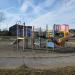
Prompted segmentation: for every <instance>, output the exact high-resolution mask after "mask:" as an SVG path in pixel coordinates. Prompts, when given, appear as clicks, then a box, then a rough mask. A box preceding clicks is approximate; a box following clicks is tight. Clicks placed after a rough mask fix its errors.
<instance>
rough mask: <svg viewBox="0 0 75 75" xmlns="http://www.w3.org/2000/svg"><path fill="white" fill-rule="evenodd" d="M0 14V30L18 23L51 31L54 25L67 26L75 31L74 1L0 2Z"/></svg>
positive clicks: (29, 0) (13, 0) (24, 0)
mask: <svg viewBox="0 0 75 75" xmlns="http://www.w3.org/2000/svg"><path fill="white" fill-rule="evenodd" d="M0 13H2V14H3V16H4V17H3V20H2V21H0V29H5V28H7V29H8V28H9V27H10V26H13V25H14V24H15V23H17V22H18V21H21V24H23V22H25V23H26V25H32V26H35V27H46V25H48V26H49V28H51V29H52V27H53V25H54V24H68V25H69V26H70V29H71V28H73V29H75V0H0ZM0 16H1V14H0Z"/></svg>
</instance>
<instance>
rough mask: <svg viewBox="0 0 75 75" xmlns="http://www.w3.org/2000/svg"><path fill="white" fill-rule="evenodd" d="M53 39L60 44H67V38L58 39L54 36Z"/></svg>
mask: <svg viewBox="0 0 75 75" xmlns="http://www.w3.org/2000/svg"><path fill="white" fill-rule="evenodd" d="M51 40H52V42H54V43H55V44H56V45H58V46H63V45H64V44H65V41H66V39H65V38H59V39H57V38H54V37H52V38H51Z"/></svg>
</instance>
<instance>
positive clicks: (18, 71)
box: [0, 65, 75, 75]
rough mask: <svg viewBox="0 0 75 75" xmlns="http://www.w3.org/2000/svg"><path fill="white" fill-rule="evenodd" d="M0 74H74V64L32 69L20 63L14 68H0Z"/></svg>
mask: <svg viewBox="0 0 75 75" xmlns="http://www.w3.org/2000/svg"><path fill="white" fill-rule="evenodd" d="M0 75H75V66H73V67H70V66H68V67H64V68H57V69H50V70H34V69H30V68H28V67H27V66H25V65H22V66H21V67H19V68H16V69H0Z"/></svg>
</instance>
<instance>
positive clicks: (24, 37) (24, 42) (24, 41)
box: [23, 23, 25, 51]
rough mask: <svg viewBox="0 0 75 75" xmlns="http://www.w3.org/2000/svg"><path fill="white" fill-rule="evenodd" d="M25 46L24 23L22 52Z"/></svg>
mask: <svg viewBox="0 0 75 75" xmlns="http://www.w3.org/2000/svg"><path fill="white" fill-rule="evenodd" d="M24 46H25V23H24V24H23V51H24V48H25V47H24Z"/></svg>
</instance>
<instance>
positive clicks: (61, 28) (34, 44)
mask: <svg viewBox="0 0 75 75" xmlns="http://www.w3.org/2000/svg"><path fill="white" fill-rule="evenodd" d="M24 26H25V23H24V25H23V29H22V30H23V31H22V36H19V33H20V32H19V33H18V24H17V39H16V40H15V41H14V42H13V44H16V45H17V49H18V50H19V49H20V48H22V49H23V50H25V49H46V48H52V49H55V48H61V47H65V43H66V41H68V37H69V25H67V24H62V25H59V24H54V26H53V30H49V28H48V25H46V28H45V29H42V28H41V27H39V28H36V27H34V26H33V27H32V29H31V30H30V32H29V33H30V34H31V36H28V35H27V33H28V30H27V28H26V29H25V28H24ZM25 30H26V31H25Z"/></svg>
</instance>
